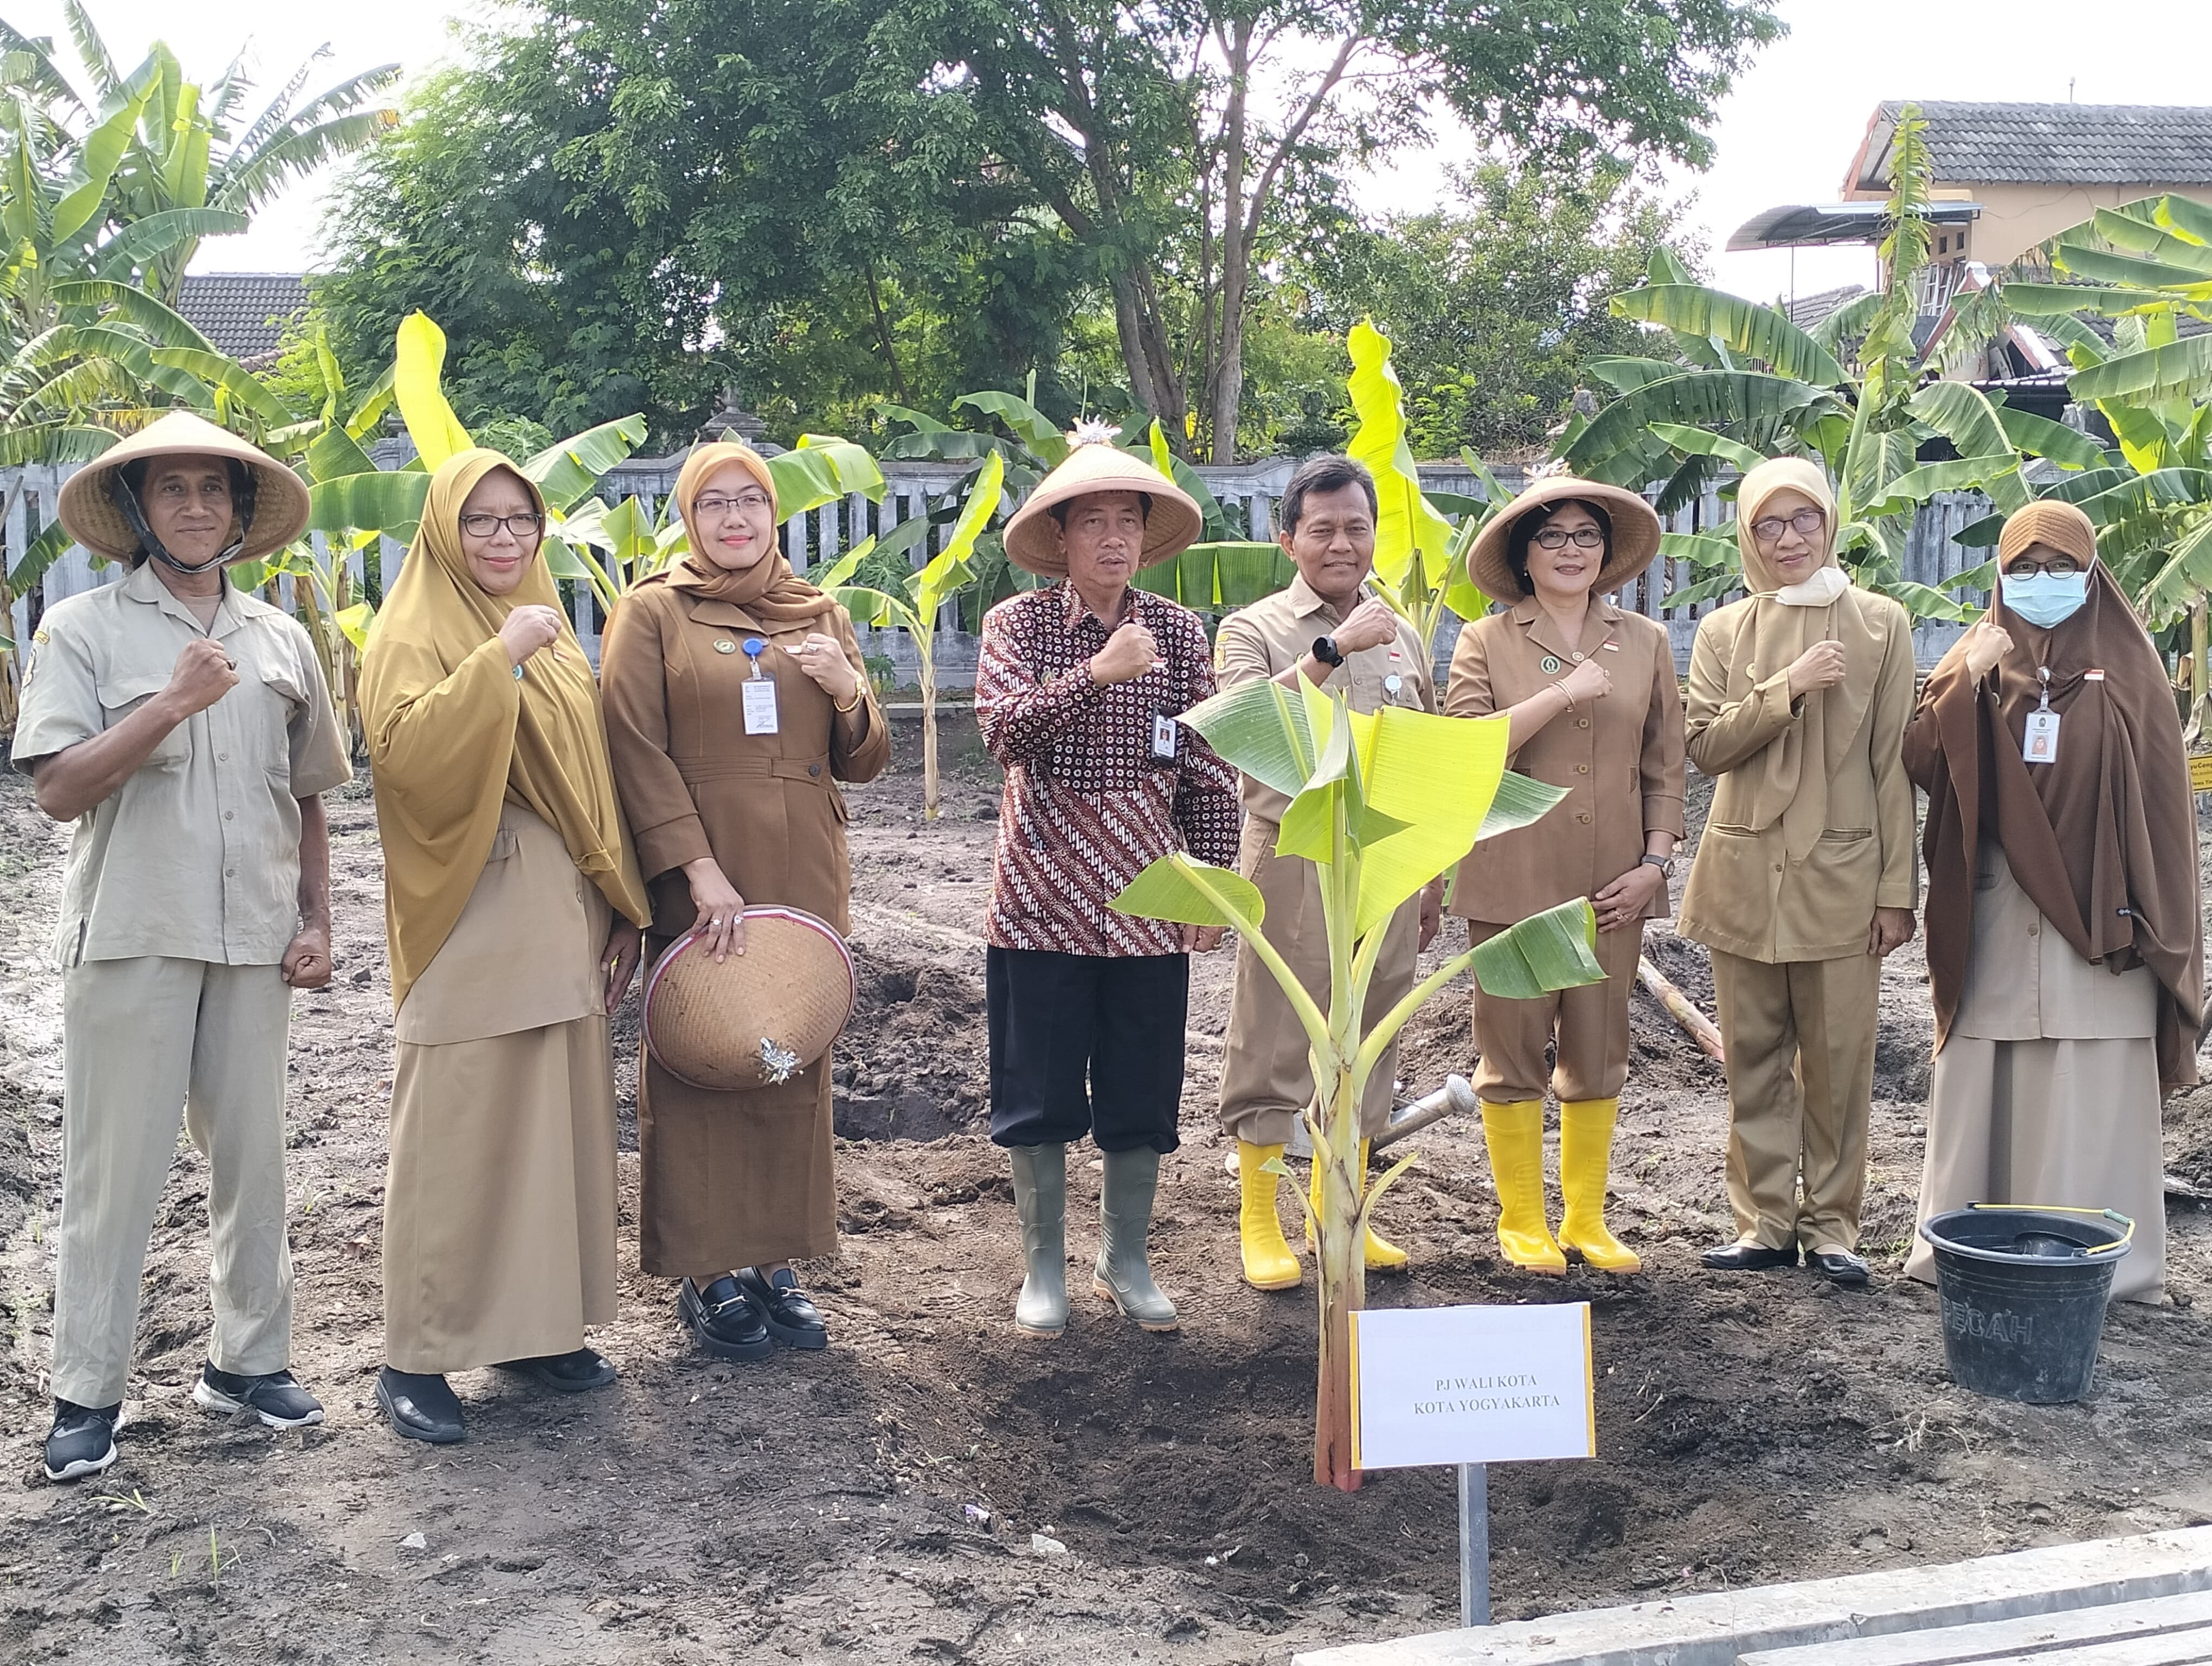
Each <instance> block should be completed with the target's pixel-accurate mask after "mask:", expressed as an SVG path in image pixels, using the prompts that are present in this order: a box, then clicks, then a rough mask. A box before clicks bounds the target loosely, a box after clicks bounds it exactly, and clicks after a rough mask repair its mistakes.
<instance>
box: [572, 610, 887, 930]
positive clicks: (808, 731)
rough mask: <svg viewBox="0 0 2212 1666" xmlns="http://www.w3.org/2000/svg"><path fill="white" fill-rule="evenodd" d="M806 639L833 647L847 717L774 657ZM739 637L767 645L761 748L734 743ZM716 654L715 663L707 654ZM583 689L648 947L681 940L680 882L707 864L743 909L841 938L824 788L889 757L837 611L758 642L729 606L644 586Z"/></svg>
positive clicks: (834, 812)
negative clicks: (592, 692)
mask: <svg viewBox="0 0 2212 1666" xmlns="http://www.w3.org/2000/svg"><path fill="white" fill-rule="evenodd" d="M810 629H818V630H820V631H822V632H823V634H824V635H832V636H835V637H836V638H837V640H838V641H840V642H842V643H843V644H844V648H845V657H846V659H847V660H850V661H851V662H852V665H853V666H854V669H855V670H856V671H860V672H861V689H862V693H861V696H860V705H859V706H858V707H856V708H854V710H853V711H851V712H849V713H847V714H843V715H840V714H838V713H837V711H836V703H835V702H833V701H832V700H831V699H830V698H829V694H828V693H827V692H826V691H825V690H823V688H822V687H821V685H820V684H817V683H816V682H815V681H814V680H813V679H812V678H810V677H808V676H807V675H806V674H805V672H802V671H800V670H799V664H798V661H796V660H793V658H792V657H791V655H790V654H787V652H785V649H786V648H796V647H797V646H798V645H799V642H801V641H804V640H805V636H806V635H807V633H808V631H809V630H810ZM748 636H761V637H765V638H766V639H767V641H768V642H769V648H768V651H767V652H766V653H764V654H762V655H761V669H762V671H763V672H764V673H766V674H767V675H768V676H769V677H772V678H775V698H776V711H777V723H778V732H777V733H775V734H772V735H749V734H747V733H745V732H744V723H743V722H742V721H740V718H739V713H740V712H741V710H742V709H743V702H744V682H745V679H746V678H747V677H748V676H750V670H751V667H750V661H749V660H747V659H746V656H745V655H744V653H743V652H742V651H741V650H742V648H743V646H744V640H745V638H746V637H748ZM720 642H728V643H729V644H730V645H731V648H730V650H729V651H727V652H723V651H720V649H718V648H717V647H716V644H717V643H720ZM599 681H600V689H601V692H602V694H603V695H604V697H605V702H606V710H607V747H608V751H609V753H610V755H611V757H612V758H613V761H614V775H615V787H616V789H617V791H618V792H619V793H620V794H621V796H622V806H623V815H624V816H625V817H627V818H629V824H630V832H631V835H632V836H633V837H634V838H635V840H636V842H637V865H638V868H639V871H640V872H641V873H643V874H644V875H645V876H646V879H647V883H648V885H650V887H651V889H652V892H653V935H654V936H656V937H662V938H672V937H676V936H678V935H680V934H681V933H683V932H684V931H686V930H687V929H689V928H690V925H691V921H692V917H693V909H692V907H691V888H690V885H689V884H688V883H687V882H686V881H685V879H684V874H683V871H682V870H683V866H684V863H686V862H688V861H692V860H696V859H697V858H698V857H701V856H707V855H711V856H713V857H714V859H715V860H717V861H718V862H720V864H721V866H722V872H723V873H726V874H727V875H728V876H729V879H730V883H731V884H732V885H735V886H736V887H737V888H738V893H739V894H740V895H741V896H743V897H744V899H745V901H746V902H747V903H787V904H788V905H790V906H792V907H793V908H801V909H806V910H807V911H808V912H809V913H811V914H817V915H821V916H822V918H823V919H824V920H827V921H829V923H830V924H831V925H833V926H835V927H836V928H837V929H838V930H839V931H841V932H842V931H844V930H845V929H847V924H848V920H847V909H848V895H849V892H850V891H851V887H852V870H851V866H850V865H849V862H848V858H847V854H846V848H845V824H846V820H847V813H846V809H845V798H844V794H842V793H840V792H839V791H838V790H837V782H839V781H870V780H872V779H873V778H874V777H875V776H876V775H879V774H881V773H882V771H883V769H884V765H885V764H887V763H890V756H891V742H890V729H889V728H888V727H886V726H885V724H884V714H883V713H882V711H881V710H880V709H879V708H878V707H877V705H876V700H875V696H874V695H873V694H872V692H869V691H868V690H867V680H866V669H865V667H864V666H863V664H862V661H861V659H860V641H859V639H858V638H857V637H855V636H854V633H853V622H852V620H851V619H850V618H849V617H848V616H847V614H846V612H845V610H844V609H842V607H841V608H837V609H836V610H834V611H831V612H830V613H829V614H828V615H826V616H824V617H820V618H817V619H815V620H812V621H810V622H808V623H805V624H799V625H785V626H781V627H779V628H777V629H765V628H763V626H762V625H760V624H759V623H757V622H756V621H755V620H754V619H753V617H752V616H751V615H750V614H749V613H747V612H746V611H744V609H743V608H741V607H738V606H737V605H734V604H732V603H730V602H720V601H714V600H712V599H708V598H706V597H702V596H700V595H698V594H696V593H694V592H691V591H688V590H681V589H678V588H676V587H672V586H671V585H669V584H668V583H667V582H666V581H665V575H656V576H655V577H653V578H650V579H647V580H646V581H645V582H644V583H642V584H641V585H639V586H638V587H636V588H635V589H634V590H632V591H631V592H630V593H629V596H627V597H626V598H625V599H623V602H622V604H621V605H619V606H618V607H617V608H616V610H615V616H614V617H613V619H612V620H611V622H610V623H608V626H607V634H606V646H605V650H604V653H603V658H602V661H601V665H600V670H599Z"/></svg>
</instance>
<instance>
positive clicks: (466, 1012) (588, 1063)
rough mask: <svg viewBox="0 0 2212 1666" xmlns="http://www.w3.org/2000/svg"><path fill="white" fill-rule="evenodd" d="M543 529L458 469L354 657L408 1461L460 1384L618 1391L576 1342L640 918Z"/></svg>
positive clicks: (435, 496) (603, 1224)
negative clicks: (389, 1052) (388, 1120)
mask: <svg viewBox="0 0 2212 1666" xmlns="http://www.w3.org/2000/svg"><path fill="white" fill-rule="evenodd" d="M544 526H545V505H544V501H543V500H542V499H540V498H539V496H538V489H537V488H536V487H534V486H532V484H531V483H529V482H528V481H527V480H526V479H524V478H523V477H522V475H521V474H520V471H517V470H516V468H515V467H514V465H513V464H512V463H510V462H508V461H507V459H506V458H504V457H502V456H501V455H500V454H499V453H497V452H494V451H482V450H471V451H465V452H462V453H459V455H457V456H455V457H453V458H452V459H449V460H448V461H447V463H446V464H445V465H443V466H442V467H441V468H440V469H439V470H438V471H437V473H436V474H435V476H433V477H431V481H430V491H429V497H428V502H426V503H425V505H424V506H423V510H422V528H421V530H420V531H419V532H417V533H416V538H415V544H414V548H413V549H412V550H410V552H409V555H408V557H407V562H406V565H405V566H404V568H403V569H401V572H400V575H399V578H398V581H397V582H395V583H394V584H393V586H392V592H391V594H390V597H389V598H388V599H387V600H386V604H385V608H384V611H383V612H382V613H381V614H380V616H379V617H378V618H377V621H376V624H375V628H374V630H373V632H372V633H371V635H370V636H369V641H368V649H367V651H366V652H365V653H364V654H362V673H361V708H362V722H363V724H364V726H365V727H366V728H367V730H368V752H369V758H370V762H371V763H372V765H373V766H374V772H375V783H376V821H377V829H378V831H379V833H380V836H382V839H383V842H384V861H385V924H386V933H387V935H388V938H389V942H390V952H391V958H392V1006H393V1008H394V1012H395V1014H396V1018H395V1022H394V1025H393V1039H394V1041H395V1043H397V1053H398V1058H397V1061H396V1063H395V1065H394V1067H393V1072H392V1155H391V1167H390V1171H389V1173H388V1175H387V1177H386V1186H385V1199H384V1329H385V1360H386V1364H385V1367H384V1370H383V1371H382V1373H381V1374H380V1376H379V1377H378V1378H377V1381H376V1400H377V1404H378V1405H379V1406H380V1407H381V1408H383V1410H384V1414H385V1415H386V1417H387V1418H388V1419H389V1420H391V1423H392V1429H393V1430H394V1432H397V1433H398V1434H400V1435H402V1436H404V1437H405V1438H408V1439H410V1440H425V1441H430V1442H433V1443H438V1444H443V1443H446V1442H449V1441H456V1440H459V1439H461V1438H463V1436H464V1434H465V1425H464V1423H463V1420H462V1416H461V1408H460V1402H459V1401H458V1400H457V1399H455V1398H454V1395H453V1390H452V1389H451V1388H450V1387H448V1386H447V1382H446V1378H445V1373H447V1371H459V1370H462V1369H465V1368H466V1367H469V1366H473V1365H490V1364H494V1363H501V1364H503V1365H506V1366H507V1368H509V1369H512V1370H515V1371H521V1372H523V1373H525V1374H526V1375H528V1376H530V1377H534V1378H536V1379H537V1380H538V1382H539V1383H543V1384H544V1386H546V1387H548V1388H551V1389H558V1390H561V1391H562V1392H567V1393H575V1392H578V1391H580V1390H582V1389H595V1388H599V1387H602V1386H604V1385H605V1384H606V1383H611V1382H613V1381H614V1377H615V1371H614V1367H613V1366H612V1365H610V1364H609V1363H608V1362H607V1361H606V1360H605V1359H602V1358H600V1356H599V1354H598V1353H594V1352H593V1351H592V1349H590V1348H588V1347H586V1346H585V1345H584V1329H585V1327H586V1326H587V1325H598V1324H605V1323H607V1322H609V1321H611V1319H612V1318H613V1317H614V1316H615V1083H614V1069H613V1060H612V1055H611V1051H610V1048H609V1043H608V1035H607V1014H608V1013H609V1012H612V1011H613V1010H614V1007H615V1005H616V1003H617V1001H618V1000H620V999H621V997H622V994H623V990H624V989H625V988H628V987H629V982H630V977H631V975H632V974H633V973H634V972H635V970H636V969H637V955H638V931H639V927H641V926H642V925H643V924H644V923H645V921H646V919H647V914H646V896H645V887H644V885H643V884H642V882H641V880H640V879H639V878H638V873H637V864H636V861H635V859H634V858H633V857H632V856H631V854H630V848H629V836H628V834H627V833H625V832H624V830H623V823H622V816H621V812H620V811H619V810H618V808H617V805H616V801H615V792H614V782H613V779H612V776H611V773H610V771H609V769H608V765H607V751H606V735H605V727H604V726H603V723H602V721H601V718H600V714H599V692H598V690H597V689H596V688H595V687H594V686H593V684H592V670H591V666H589V665H588V664H587V663H586V661H585V659H584V654H583V650H582V648H580V647H579V646H578V645H577V642H576V639H575V637H574V635H573V634H571V632H570V631H569V629H568V622H567V620H566V619H564V618H563V617H562V614H561V611H560V607H559V605H558V603H559V599H560V598H559V593H557V592H556V590H555V588H554V586H553V580H552V577H551V575H549V574H548V573H547V572H546V570H545V563H544V562H543V561H542V560H540V559H539V558H538V544H539V541H540V539H541V538H542V537H543V534H544Z"/></svg>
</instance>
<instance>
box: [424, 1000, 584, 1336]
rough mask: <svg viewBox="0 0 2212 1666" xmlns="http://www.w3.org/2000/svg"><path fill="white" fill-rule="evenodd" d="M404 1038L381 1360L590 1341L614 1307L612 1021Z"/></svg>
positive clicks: (573, 1022) (574, 1019) (579, 1020)
mask: <svg viewBox="0 0 2212 1666" xmlns="http://www.w3.org/2000/svg"><path fill="white" fill-rule="evenodd" d="M614 1316H615V1083H614V1070H613V1065H612V1055H611V1052H610V1050H609V1043H608V1037H607V1020H606V1019H605V1017H591V1018H572V1019H570V1020H568V1022H567V1023H565V1024H555V1025H546V1026H544V1028H541V1029H537V1030H522V1031H515V1032H514V1033H513V1034H511V1035H505V1036H495V1037H491V1038H489V1040H484V1041H465V1042H450V1043H444V1044H442V1045H436V1046H428V1045H420V1044H415V1043H406V1042H402V1043H399V1045H398V1061H397V1064H396V1067H395V1070H394V1073H393V1077H392V1160H391V1165H390V1169H389V1171H388V1173H387V1176H386V1184H385V1196H384V1337H385V1341H384V1357H385V1359H386V1362H387V1363H388V1364H390V1365H392V1366H393V1367H394V1368H396V1369H398V1370H399V1371H463V1370H466V1369H468V1368H469V1367H471V1366H473V1365H493V1364H496V1363H497V1362H499V1361H501V1360H505V1359H531V1358H535V1357H537V1356H539V1355H544V1354H554V1353H568V1352H570V1351H571V1350H572V1349H575V1348H579V1347H582V1346H583V1345H584V1328H585V1327H586V1325H603V1324H606V1323H609V1322H611V1321H612V1320H613V1318H614Z"/></svg>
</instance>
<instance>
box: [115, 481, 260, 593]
mask: <svg viewBox="0 0 2212 1666" xmlns="http://www.w3.org/2000/svg"><path fill="white" fill-rule="evenodd" d="M109 495H110V496H112V498H113V499H114V501H115V506H116V508H118V509H120V510H122V511H123V518H124V519H125V520H127V521H129V522H130V523H131V531H132V532H135V533H137V537H138V544H139V547H140V548H141V549H143V550H145V552H146V553H147V554H148V555H149V556H153V558H154V559H155V560H156V561H158V562H161V565H162V566H164V567H166V568H167V569H169V570H170V571H171V572H173V573H182V574H183V575H185V577H186V578H188V579H196V578H197V577H198V576H199V575H201V574H203V573H205V572H209V571H211V570H212V569H215V568H218V567H221V566H222V565H224V564H225V563H226V562H230V561H233V560H234V559H235V558H236V557H237V555H238V552H239V551H240V550H242V549H244V548H245V547H246V532H245V530H244V528H243V526H241V527H240V532H239V534H238V536H237V537H236V538H233V539H231V541H230V542H229V543H228V544H225V545H224V546H223V547H222V549H220V550H216V553H215V554H213V555H212V556H209V557H208V558H207V559H206V560H205V561H203V562H188V561H179V560H178V559H177V558H176V557H175V556H173V555H171V554H170V553H169V551H168V549H167V546H166V545H165V544H162V542H161V539H160V538H156V537H155V536H154V529H153V527H152V526H149V525H148V524H147V520H146V511H145V510H144V509H143V508H140V507H139V503H138V494H137V493H136V492H134V491H132V490H131V483H130V482H129V481H127V480H125V478H124V477H122V476H121V475H120V474H118V475H117V476H116V477H114V483H113V484H112V487H111V488H110V492H109Z"/></svg>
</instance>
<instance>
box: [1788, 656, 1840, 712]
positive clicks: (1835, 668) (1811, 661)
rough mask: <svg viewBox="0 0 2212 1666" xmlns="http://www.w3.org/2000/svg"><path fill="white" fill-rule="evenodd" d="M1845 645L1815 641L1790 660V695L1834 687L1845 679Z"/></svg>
mask: <svg viewBox="0 0 2212 1666" xmlns="http://www.w3.org/2000/svg"><path fill="white" fill-rule="evenodd" d="M1843 680H1844V645H1843V644H1842V643H1841V642H1815V643H1814V644H1813V646H1812V647H1810V648H1807V649H1806V650H1805V651H1804V652H1803V653H1802V654H1799V655H1798V656H1797V657H1796V659H1795V660H1791V661H1790V698H1791V699H1792V700H1795V699H1796V697H1797V696H1799V695H1801V694H1809V693H1811V692H1812V691H1813V690H1814V689H1832V688H1833V687H1835V686H1836V684H1838V683H1840V682H1842V681H1843Z"/></svg>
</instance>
